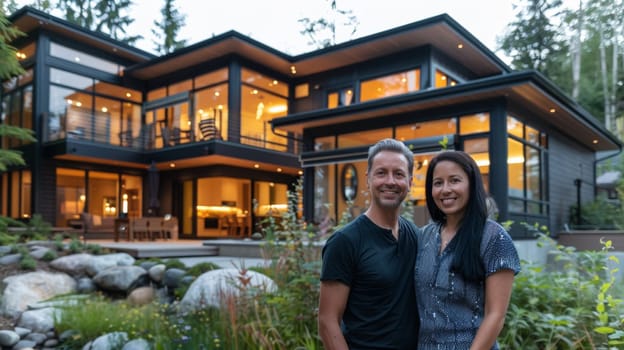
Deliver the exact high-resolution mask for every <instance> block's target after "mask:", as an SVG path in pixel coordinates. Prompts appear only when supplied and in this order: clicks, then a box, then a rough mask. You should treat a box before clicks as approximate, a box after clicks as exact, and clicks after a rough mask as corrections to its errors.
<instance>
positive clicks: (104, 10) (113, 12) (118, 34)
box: [95, 0, 142, 45]
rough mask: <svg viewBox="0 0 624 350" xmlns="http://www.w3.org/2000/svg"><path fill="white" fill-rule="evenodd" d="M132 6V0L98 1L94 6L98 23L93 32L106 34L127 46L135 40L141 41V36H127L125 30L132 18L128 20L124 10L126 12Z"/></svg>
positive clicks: (132, 20)
mask: <svg viewBox="0 0 624 350" xmlns="http://www.w3.org/2000/svg"><path fill="white" fill-rule="evenodd" d="M131 6H132V0H116V1H113V0H100V1H98V3H97V4H96V5H95V10H96V16H97V19H98V23H97V25H96V27H95V30H96V31H98V32H102V33H106V34H108V35H110V36H111V37H112V38H113V39H116V40H120V41H123V42H125V43H127V44H129V45H133V44H134V43H135V42H136V41H137V40H139V39H141V38H142V36H141V35H135V36H127V35H122V34H126V28H127V27H128V26H129V25H130V24H132V22H134V18H130V17H129V16H128V14H127V13H124V10H128V9H129V8H130V7H131Z"/></svg>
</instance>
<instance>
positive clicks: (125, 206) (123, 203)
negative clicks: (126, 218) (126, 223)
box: [121, 193, 128, 214]
mask: <svg viewBox="0 0 624 350" xmlns="http://www.w3.org/2000/svg"><path fill="white" fill-rule="evenodd" d="M121 198H122V201H121V213H122V214H128V194H127V193H124V194H123V195H122V196H121Z"/></svg>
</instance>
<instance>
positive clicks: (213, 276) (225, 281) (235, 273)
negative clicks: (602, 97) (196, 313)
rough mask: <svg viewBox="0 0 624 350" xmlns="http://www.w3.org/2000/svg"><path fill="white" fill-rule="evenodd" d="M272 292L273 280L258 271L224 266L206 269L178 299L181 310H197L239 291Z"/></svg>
mask: <svg viewBox="0 0 624 350" xmlns="http://www.w3.org/2000/svg"><path fill="white" fill-rule="evenodd" d="M243 290H245V291H258V292H263V291H267V292H274V291H276V290H277V286H276V284H275V282H273V280H271V279H270V278H269V277H267V276H266V275H263V274H261V273H259V272H255V271H251V270H246V271H245V272H244V274H242V273H241V271H239V270H238V269H234V268H226V269H218V270H212V271H208V272H206V273H204V274H202V275H201V276H199V277H198V278H197V279H196V280H195V281H193V283H192V284H191V286H190V287H189V289H188V290H187V292H186V294H184V297H183V298H182V300H181V301H180V307H181V309H182V310H183V311H191V310H198V309H201V308H203V307H205V306H207V305H208V306H215V307H218V306H220V305H221V301H222V300H223V297H227V296H234V297H236V296H238V295H240V293H241V291H243Z"/></svg>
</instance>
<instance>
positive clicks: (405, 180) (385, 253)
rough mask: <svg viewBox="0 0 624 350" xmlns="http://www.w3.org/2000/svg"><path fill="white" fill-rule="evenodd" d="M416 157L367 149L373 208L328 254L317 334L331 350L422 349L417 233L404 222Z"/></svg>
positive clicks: (381, 147) (382, 145)
mask: <svg viewBox="0 0 624 350" xmlns="http://www.w3.org/2000/svg"><path fill="white" fill-rule="evenodd" d="M413 168H414V158H413V154H412V152H411V151H410V149H409V148H407V147H406V146H405V144H403V143H402V142H400V141H396V140H394V139H384V140H381V141H379V142H378V143H377V144H375V145H373V146H372V147H370V148H369V150H368V169H367V171H366V178H367V186H368V190H369V191H370V195H371V203H370V206H369V208H368V209H367V210H366V212H364V214H362V215H360V216H358V217H357V218H356V219H355V220H353V221H352V222H350V223H349V224H347V225H345V226H344V227H343V228H341V229H339V230H338V231H337V232H336V233H334V234H333V235H332V236H331V237H330V238H329V239H328V240H327V242H326V244H325V247H324V248H323V267H322V270H321V289H320V298H319V299H320V300H319V316H318V322H319V334H320V336H321V340H322V341H323V345H324V347H325V349H327V350H335V349H340V350H342V349H351V350H361V349H376V350H380V349H396V350H399V349H400V350H403V349H405V350H407V349H409V350H413V349H416V345H417V340H418V339H417V337H418V313H417V311H416V309H417V307H416V297H415V292H414V278H413V276H414V262H415V260H416V248H417V247H416V244H417V243H416V241H417V240H416V238H417V237H416V233H417V228H416V226H415V225H414V224H413V223H411V222H409V221H407V220H405V219H404V218H402V217H401V216H400V214H401V205H402V203H403V200H404V199H405V197H406V196H407V194H408V193H409V191H410V188H411V185H412V171H413Z"/></svg>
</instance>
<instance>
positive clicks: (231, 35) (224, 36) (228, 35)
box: [127, 30, 293, 72]
mask: <svg viewBox="0 0 624 350" xmlns="http://www.w3.org/2000/svg"><path fill="white" fill-rule="evenodd" d="M229 39H238V40H241V41H244V42H247V43H248V44H250V45H253V46H255V47H257V48H258V49H261V50H263V51H266V52H267V53H269V54H272V55H275V56H279V57H280V58H282V59H284V60H287V61H289V62H293V56H291V55H288V54H286V53H284V52H281V51H279V50H277V49H274V48H272V47H270V46H268V45H266V44H263V43H261V42H259V41H257V40H255V39H252V38H250V37H248V36H246V35H243V34H241V33H239V32H237V31H235V30H229V31H227V32H224V33H221V34H219V35H215V36H213V37H211V38H208V39H205V40H202V41H199V42H197V43H195V44H192V45H189V46H186V47H184V48H181V49H178V50H176V51H174V52H172V53H169V54H167V55H163V56H159V57H156V58H154V59H152V60H151V61H149V62H144V63H140V64H137V65H134V66H132V67H131V68H130V69H128V70H127V71H128V72H132V71H134V70H137V69H142V68H145V67H149V66H151V65H154V64H158V63H161V62H163V61H166V60H170V59H172V58H175V57H177V56H183V55H186V54H188V53H191V52H193V51H195V50H197V49H198V48H201V47H204V46H205V47H208V46H211V45H214V44H216V43H218V42H220V41H226V40H229Z"/></svg>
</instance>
